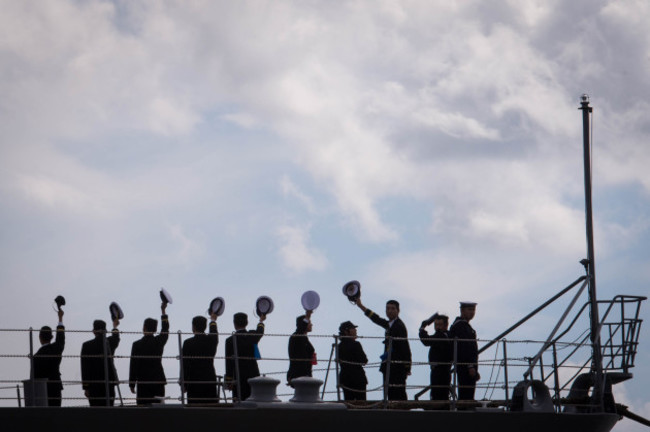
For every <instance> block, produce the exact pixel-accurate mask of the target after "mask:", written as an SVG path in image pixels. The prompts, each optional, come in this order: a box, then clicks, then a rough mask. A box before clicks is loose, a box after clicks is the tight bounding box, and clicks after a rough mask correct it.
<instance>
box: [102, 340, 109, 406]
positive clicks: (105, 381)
mask: <svg viewBox="0 0 650 432" xmlns="http://www.w3.org/2000/svg"><path fill="white" fill-rule="evenodd" d="M102 341H103V342H104V343H103V347H104V349H103V351H104V391H105V392H106V394H105V396H106V406H110V395H109V389H108V349H106V348H107V347H106V345H107V344H108V341H107V340H106V330H103V331H102Z"/></svg>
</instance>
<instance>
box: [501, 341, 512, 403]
mask: <svg viewBox="0 0 650 432" xmlns="http://www.w3.org/2000/svg"><path fill="white" fill-rule="evenodd" d="M501 342H503V379H504V386H503V387H504V389H505V392H506V398H505V399H506V408H507V407H509V406H510V395H509V393H510V389H509V388H508V348H506V343H507V342H506V340H505V339H502V340H501Z"/></svg>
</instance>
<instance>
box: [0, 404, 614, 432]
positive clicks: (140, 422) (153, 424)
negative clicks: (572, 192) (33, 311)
mask: <svg viewBox="0 0 650 432" xmlns="http://www.w3.org/2000/svg"><path fill="white" fill-rule="evenodd" d="M323 408H325V407H315V408H313V409H312V408H307V407H304V408H298V407H296V408H293V407H287V408H283V407H276V408H233V407H230V408H188V407H182V406H178V407H173V406H166V407H156V408H136V407H124V408H90V407H81V408H38V407H33V408H0V424H2V425H3V429H4V430H11V431H34V430H60V431H66V432H77V431H79V432H87V431H88V430H93V432H100V431H106V432H109V431H110V432H115V431H119V432H129V431H138V432H140V431H141V430H143V428H147V430H155V431H159V432H160V431H183V430H200V429H203V428H206V427H214V428H217V429H219V430H228V431H256V430H266V429H271V430H280V431H282V432H294V431H296V432H297V431H300V432H303V431H305V430H308V431H310V432H342V431H362V430H370V431H373V432H382V431H386V432H388V431H390V432H396V431H399V430H400V429H405V428H408V429H409V430H412V431H436V432H447V431H448V432H452V431H453V432H458V431H462V430H482V431H498V432H521V431H525V432H538V431H539V432H577V431H590V432H607V431H610V430H611V429H612V428H613V427H614V425H615V424H616V422H617V421H618V420H619V416H618V415H616V414H609V413H598V414H568V413H567V414H565V413H559V414H558V413H539V412H506V411H499V410H495V411H424V410H411V411H408V410H372V409H351V410H347V409H323Z"/></svg>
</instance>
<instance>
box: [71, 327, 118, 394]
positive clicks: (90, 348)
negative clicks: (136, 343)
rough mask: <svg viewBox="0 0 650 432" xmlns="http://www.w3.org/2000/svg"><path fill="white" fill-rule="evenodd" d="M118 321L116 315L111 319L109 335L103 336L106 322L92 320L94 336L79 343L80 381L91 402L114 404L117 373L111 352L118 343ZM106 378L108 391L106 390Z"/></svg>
mask: <svg viewBox="0 0 650 432" xmlns="http://www.w3.org/2000/svg"><path fill="white" fill-rule="evenodd" d="M119 325H120V321H119V319H117V318H115V319H113V330H112V331H111V335H110V336H109V337H106V322H105V321H102V320H95V321H94V322H93V333H94V335H95V338H94V339H92V340H89V341H87V342H84V344H83V345H82V346H81V381H82V387H83V389H84V393H85V395H86V397H87V398H88V403H89V404H90V406H105V405H110V406H113V403H114V402H115V385H116V383H117V373H116V372H115V364H114V363H113V353H114V352H115V349H116V348H117V346H118V345H119V344H120V332H119V331H118V330H117V327H118V326H119ZM106 370H108V376H107V375H106V373H105V371H106ZM107 379H108V394H107V393H106V380H107ZM107 396H108V400H107Z"/></svg>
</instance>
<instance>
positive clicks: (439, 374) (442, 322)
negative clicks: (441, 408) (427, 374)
mask: <svg viewBox="0 0 650 432" xmlns="http://www.w3.org/2000/svg"><path fill="white" fill-rule="evenodd" d="M432 319H433V327H434V329H435V333H434V334H433V335H429V333H428V332H427V331H426V330H425V327H426V326H428V325H429V324H431V321H430V320H427V321H422V325H421V326H420V334H419V336H420V341H421V342H422V344H423V345H424V346H428V347H429V365H430V366H431V400H442V401H447V400H449V384H450V383H451V363H452V361H453V355H454V353H453V345H452V342H451V340H450V339H449V332H448V331H447V328H448V327H449V317H448V316H447V315H439V314H437V313H436V314H435V315H434V316H433V317H432Z"/></svg>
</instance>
